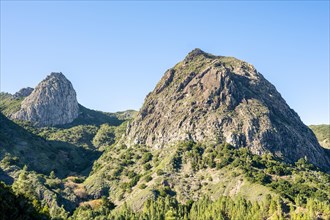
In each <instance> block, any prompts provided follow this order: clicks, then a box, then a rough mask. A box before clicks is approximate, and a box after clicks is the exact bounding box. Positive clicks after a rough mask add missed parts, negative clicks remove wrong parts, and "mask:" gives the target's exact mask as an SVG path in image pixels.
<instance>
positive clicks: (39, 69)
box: [1, 1, 329, 124]
mask: <svg viewBox="0 0 330 220" xmlns="http://www.w3.org/2000/svg"><path fill="white" fill-rule="evenodd" d="M197 47H198V48H201V49H202V50H204V51H206V52H209V53H213V54H216V55H224V56H234V57H237V58H239V59H242V60H245V61H247V62H249V63H251V64H253V65H254V66H255V67H256V68H257V69H258V71H259V72H261V73H262V74H263V75H264V76H265V77H266V78H267V79H268V80H269V81H270V82H271V83H273V84H274V85H275V86H276V88H277V89H278V91H279V92H280V93H281V94H282V96H283V97H284V98H285V99H286V101H287V102H288V104H289V105H290V106H291V107H292V108H293V109H295V110H296V112H298V114H299V115H300V117H301V118H302V120H303V121H304V122H305V123H306V124H320V123H329V1H319V2H315V1H311V2H306V1H302V2H299V1H291V2H283V1H273V2H258V1H254V2H244V1H243V2H239V1H235V2H226V1H221V2H214V1H208V2H196V1H195V2H187V1H181V2H175V1H169V2H149V1H146V2H132V1H127V2H119V1H116V2H107V1H98V2H95V1H81V2H79V1H70V2H63V1H60V2H58V1H57V2H56V1H45V2H42V1H35V2H33V1H21V2H20V1H14V2H10V1H1V91H7V92H10V93H14V92H16V91H17V90H19V89H20V88H22V87H26V86H30V87H34V86H36V85H37V83H38V82H39V81H41V80H42V79H43V78H45V77H46V75H47V74H49V73H50V72H52V71H61V72H63V73H64V74H65V75H66V76H67V78H68V79H69V80H70V81H71V82H72V83H73V86H74V88H75V89H76V91H77V94H78V101H79V102H80V103H81V104H83V105H84V106H86V107H89V108H92V109H97V110H102V111H108V112H114V111H119V110H126V109H139V108H140V107H141V105H142V103H143V100H144V97H145V96H146V95H147V94H148V92H150V91H151V90H153V88H154V86H155V85H156V83H157V82H158V80H159V79H160V78H161V77H162V75H163V73H164V72H165V70H166V69H168V68H170V67H172V66H173V65H174V64H175V63H177V62H179V61H180V60H182V59H183V58H184V57H185V55H186V54H187V53H188V52H189V51H191V50H192V49H194V48H197Z"/></svg>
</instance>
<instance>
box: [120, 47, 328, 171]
mask: <svg viewBox="0 0 330 220" xmlns="http://www.w3.org/2000/svg"><path fill="white" fill-rule="evenodd" d="M126 133H127V134H126V137H125V138H126V144H127V145H129V146H133V145H134V144H145V145H148V146H150V147H156V148H163V147H170V146H171V144H174V143H176V142H179V141H183V140H193V141H195V142H203V143H210V144H216V143H221V142H227V143H230V144H231V145H233V146H235V147H237V148H239V147H247V148H249V149H250V151H251V152H253V153H254V154H259V155H260V154H265V153H271V154H273V155H275V156H277V157H279V158H282V159H283V160H284V161H287V162H294V161H296V160H298V159H299V158H302V157H306V158H307V159H308V160H309V161H310V162H312V163H314V164H316V165H318V166H320V167H330V166H329V164H330V162H329V161H330V160H329V157H328V155H327V154H326V152H325V151H324V149H322V148H321V147H320V145H319V144H318V142H317V139H316V137H315V135H314V134H313V132H312V131H311V130H310V129H309V128H308V127H307V126H306V125H304V123H303V122H302V121H301V120H300V118H299V116H298V114H297V113H296V112H295V111H294V110H292V109H291V108H290V107H289V106H288V105H287V103H286V102H285V100H284V99H283V98H282V97H281V95H280V93H279V92H278V91H277V90H276V88H275V87H274V86H273V85H272V84H271V83H270V82H268V81H267V80H266V79H265V78H264V77H263V76H262V75H261V74H260V73H259V72H258V71H257V70H256V69H255V68H254V67H253V66H252V65H251V64H248V63H246V62H244V61H241V60H238V59H236V58H233V57H223V56H214V55H211V54H208V53H205V52H203V51H201V50H200V49H195V50H193V51H192V52H190V53H189V54H188V55H187V57H186V58H185V59H184V60H183V61H181V62H179V63H178V64H176V65H175V66H174V67H173V68H171V69H169V70H167V71H166V72H165V74H164V76H163V77H162V79H161V80H160V81H159V83H158V84H157V85H156V87H155V89H154V90H153V91H152V92H151V93H150V94H149V95H148V96H147V97H146V99H145V102H144V104H143V106H142V108H141V109H140V111H139V113H138V115H137V117H136V118H135V120H134V121H133V122H132V123H131V124H130V125H129V126H128V128H127V132H126Z"/></svg>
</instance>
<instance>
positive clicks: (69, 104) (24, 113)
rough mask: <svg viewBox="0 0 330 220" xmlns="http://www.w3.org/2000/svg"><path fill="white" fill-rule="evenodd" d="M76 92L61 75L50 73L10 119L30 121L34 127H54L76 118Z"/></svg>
mask: <svg viewBox="0 0 330 220" xmlns="http://www.w3.org/2000/svg"><path fill="white" fill-rule="evenodd" d="M78 113H79V107H78V102H77V98H76V92H75V90H74V89H73V86H72V84H71V82H70V81H69V80H68V79H67V78H66V77H65V76H64V75H63V74H62V73H51V74H50V75H49V76H47V77H46V79H44V80H43V81H41V82H40V83H39V84H38V85H37V87H36V88H35V89H34V90H33V91H32V92H31V94H30V95H28V96H27V97H26V98H25V99H24V100H23V101H22V104H21V108H20V110H19V111H18V112H16V113H14V114H12V115H11V116H10V117H11V118H12V119H17V120H24V121H30V122H31V123H32V124H34V125H35V126H54V125H63V124H67V123H70V122H72V121H73V120H74V119H75V118H77V117H78Z"/></svg>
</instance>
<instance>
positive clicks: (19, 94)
mask: <svg viewBox="0 0 330 220" xmlns="http://www.w3.org/2000/svg"><path fill="white" fill-rule="evenodd" d="M32 92H33V88H31V87H26V88H23V89H20V90H19V91H18V92H16V93H15V94H14V96H13V97H14V98H16V99H19V98H24V97H27V96H29V95H30V94H31V93H32Z"/></svg>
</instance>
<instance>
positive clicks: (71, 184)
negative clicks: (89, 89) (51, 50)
mask: <svg viewBox="0 0 330 220" xmlns="http://www.w3.org/2000/svg"><path fill="white" fill-rule="evenodd" d="M67 76H68V75H67ZM68 78H70V77H68ZM111 83H116V82H109V86H111V85H110V84H111ZM27 86H28V85H27ZM77 88H78V87H77ZM77 95H78V96H79V94H76V92H75V90H74V89H73V86H72V84H71V82H70V81H69V80H68V79H67V78H66V77H65V76H64V74H62V73H51V74H50V75H48V76H47V77H46V79H44V80H43V81H41V82H40V83H39V84H38V85H37V86H36V87H35V88H34V89H33V88H30V87H27V88H24V89H21V90H19V91H18V92H17V93H15V94H9V93H5V92H1V93H0V99H1V102H0V111H1V112H0V219H1V220H7V219H8V220H9V219H10V220H11V219H15V220H16V219H24V220H29V219H42V220H44V219H45V220H46V219H63V220H66V219H69V220H85V219H86V220H89V219H98V220H104V219H120V220H126V219H137V220H142V219H143V220H169V219H178V220H179V219H182V220H183V219H192V220H201V219H210V220H211V219H212V220H213V219H214V220H215V219H218V220H227V219H233V220H234V219H235V220H236V219H237V220H241V219H242V220H259V219H260V220H262V219H267V220H268V219H269V220H275V219H277V220H280V219H297V220H301V219H306V220H307V219H308V220H309V219H324V220H327V219H330V203H329V201H330V185H329V183H330V175H329V172H330V153H329V149H328V143H329V139H330V137H329V135H328V134H329V125H313V126H310V128H309V127H307V126H306V125H305V124H304V123H303V122H302V121H301V120H300V117H299V116H298V114H297V113H296V112H295V111H294V110H292V109H291V108H290V107H289V106H288V104H287V103H286V102H285V100H284V99H283V98H282V97H281V95H280V93H279V92H278V91H277V90H276V88H275V87H274V86H273V85H272V84H271V83H270V82H268V81H267V80H266V79H265V78H264V77H263V76H262V75H261V73H259V72H258V71H257V70H256V68H255V67H254V66H252V65H251V64H249V63H247V62H244V61H241V60H239V59H236V58H233V57H226V56H215V55H212V54H209V53H206V52H204V51H202V50H200V49H194V50H192V51H191V52H190V53H189V54H188V55H187V56H186V57H185V58H184V59H183V60H182V61H180V62H179V63H177V64H176V65H175V66H174V67H172V68H170V69H168V70H167V71H166V72H165V74H164V76H163V77H162V78H161V80H160V81H159V82H158V84H157V85H156V87H155V88H154V90H153V91H152V92H151V93H149V94H148V95H147V97H146V98H145V101H144V103H143V105H142V107H141V108H140V110H139V111H134V110H127V111H121V112H115V113H107V112H102V111H96V110H92V109H89V108H86V107H84V106H82V105H81V104H79V103H78V101H77ZM98 98H100V99H101V98H102V99H103V100H104V102H115V101H116V100H107V96H106V95H102V96H100V97H98ZM311 129H312V130H311ZM319 143H321V145H322V146H321V145H320V144H319Z"/></svg>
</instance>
